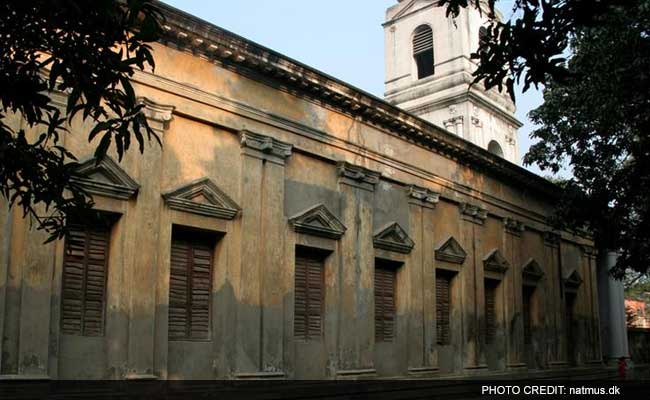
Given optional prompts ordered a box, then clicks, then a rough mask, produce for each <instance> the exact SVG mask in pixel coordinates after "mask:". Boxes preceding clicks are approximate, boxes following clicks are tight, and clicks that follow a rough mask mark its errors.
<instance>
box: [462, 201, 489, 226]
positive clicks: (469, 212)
mask: <svg viewBox="0 0 650 400" xmlns="http://www.w3.org/2000/svg"><path fill="white" fill-rule="evenodd" d="M458 208H459V210H460V216H461V218H462V219H464V220H465V221H469V222H472V223H474V224H477V225H483V223H485V220H486V219H487V215H488V211H487V208H485V207H484V206H482V205H477V204H470V203H460V204H459V205H458Z"/></svg>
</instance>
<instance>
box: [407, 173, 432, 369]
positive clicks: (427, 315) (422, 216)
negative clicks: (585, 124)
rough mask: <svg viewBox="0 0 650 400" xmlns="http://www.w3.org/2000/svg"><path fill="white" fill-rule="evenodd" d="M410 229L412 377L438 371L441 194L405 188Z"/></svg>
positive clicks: (412, 186) (410, 344)
mask: <svg viewBox="0 0 650 400" xmlns="http://www.w3.org/2000/svg"><path fill="white" fill-rule="evenodd" d="M406 195H407V198H408V202H409V226H410V227H411V235H412V238H413V241H414V242H415V243H416V246H415V247H414V248H413V251H412V252H411V254H410V255H409V262H408V265H409V267H410V271H409V272H410V275H409V277H410V280H411V282H410V284H411V292H410V293H409V295H410V299H411V304H410V312H409V316H410V321H409V329H408V342H407V343H408V345H407V347H408V367H409V373H410V374H411V375H413V376H426V375H430V374H433V373H436V372H437V371H438V354H437V352H436V351H435V347H436V346H435V344H436V337H435V335H436V317H435V293H434V290H435V287H436V282H435V276H436V274H435V268H434V265H433V260H434V254H433V247H434V246H433V243H435V242H436V239H437V238H435V237H434V226H433V224H434V223H435V219H434V214H435V208H436V205H437V204H438V202H439V200H440V194H439V193H436V192H434V191H432V190H429V189H426V188H422V187H419V186H415V185H411V186H409V187H407V188H406Z"/></svg>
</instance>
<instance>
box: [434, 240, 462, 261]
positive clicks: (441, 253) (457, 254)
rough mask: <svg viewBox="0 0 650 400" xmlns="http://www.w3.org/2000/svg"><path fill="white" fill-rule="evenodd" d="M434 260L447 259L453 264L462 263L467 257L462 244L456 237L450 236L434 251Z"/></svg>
mask: <svg viewBox="0 0 650 400" xmlns="http://www.w3.org/2000/svg"><path fill="white" fill-rule="evenodd" d="M435 254H436V260H438V261H447V262H450V263H453V264H462V263H464V262H465V259H466V258H467V252H465V250H463V248H462V246H461V245H460V243H458V241H457V240H456V239H454V238H453V237H450V238H449V239H447V240H446V241H445V242H444V243H443V244H442V245H440V246H439V247H438V248H437V249H436V251H435Z"/></svg>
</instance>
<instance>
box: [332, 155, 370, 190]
mask: <svg viewBox="0 0 650 400" xmlns="http://www.w3.org/2000/svg"><path fill="white" fill-rule="evenodd" d="M336 169H337V171H338V175H339V182H340V183H343V184H345V185H349V186H354V187H357V188H359V189H364V190H368V191H374V190H375V185H376V184H377V183H379V178H380V177H381V174H380V173H379V172H376V171H371V170H369V169H367V168H364V167H360V166H358V165H353V164H350V163H349V162H346V161H339V162H338V163H337V164H336Z"/></svg>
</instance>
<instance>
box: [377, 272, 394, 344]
mask: <svg viewBox="0 0 650 400" xmlns="http://www.w3.org/2000/svg"><path fill="white" fill-rule="evenodd" d="M396 273H397V271H396V270H395V269H394V268H387V267H384V266H382V265H381V264H379V263H378V264H375V340H376V341H377V342H390V341H392V340H393V337H394V335H395V333H394V330H395V277H396Z"/></svg>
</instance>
